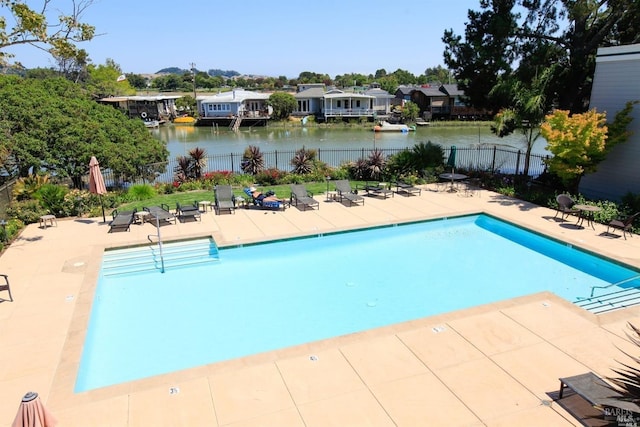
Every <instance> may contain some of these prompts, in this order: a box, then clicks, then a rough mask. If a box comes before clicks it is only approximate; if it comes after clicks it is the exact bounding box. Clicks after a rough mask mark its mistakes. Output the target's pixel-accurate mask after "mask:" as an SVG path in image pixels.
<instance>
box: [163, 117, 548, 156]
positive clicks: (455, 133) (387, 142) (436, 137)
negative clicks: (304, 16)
mask: <svg viewBox="0 0 640 427" xmlns="http://www.w3.org/2000/svg"><path fill="white" fill-rule="evenodd" d="M152 134H153V135H155V136H156V137H157V138H159V139H161V140H162V141H164V142H165V143H166V144H167V148H168V149H169V152H170V158H175V157H176V156H182V155H185V154H186V153H188V152H189V150H191V149H193V148H195V147H200V148H204V149H205V150H206V152H207V154H209V155H215V154H228V153H237V154H241V153H242V152H243V151H244V149H245V148H246V147H247V146H249V145H256V146H258V147H260V149H261V150H263V151H274V150H296V149H298V148H302V147H303V146H304V147H306V148H309V149H318V148H319V149H330V148H368V147H370V148H371V149H373V148H374V146H375V147H376V148H405V147H406V148H411V147H413V146H414V145H415V144H418V143H420V142H427V141H431V142H433V143H434V144H440V145H441V146H443V147H445V148H448V147H450V146H451V145H455V146H457V147H459V148H461V147H478V146H494V145H497V146H500V147H509V148H515V149H520V150H523V151H524V150H525V143H524V137H523V136H522V135H520V134H515V135H510V136H508V137H505V138H498V137H497V136H495V135H493V134H492V133H491V131H490V130H489V127H488V126H481V127H474V126H461V127H437V126H433V127H429V126H423V127H418V128H417V130H416V131H412V132H408V133H401V132H397V133H395V132H384V133H376V132H373V131H372V130H367V129H336V128H335V127H334V128H324V127H323V128H319V127H302V126H300V125H297V126H296V125H292V126H291V127H290V128H282V127H278V128H275V127H254V128H241V130H240V131H238V132H232V131H230V130H228V129H227V128H222V129H221V128H215V127H196V126H184V125H173V124H167V125H165V126H162V127H160V129H158V130H154V131H153V132H152ZM545 146H546V141H544V140H543V139H542V138H540V139H539V140H538V141H536V143H535V145H534V149H533V153H535V154H548V153H547V151H546V150H545Z"/></svg>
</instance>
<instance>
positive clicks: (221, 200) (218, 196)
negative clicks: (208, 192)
mask: <svg viewBox="0 0 640 427" xmlns="http://www.w3.org/2000/svg"><path fill="white" fill-rule="evenodd" d="M213 193H214V195H215V200H214V202H213V205H214V209H215V210H216V214H217V215H220V212H221V211H229V213H236V196H234V194H233V189H232V188H231V186H230V185H216V186H215V187H214V188H213Z"/></svg>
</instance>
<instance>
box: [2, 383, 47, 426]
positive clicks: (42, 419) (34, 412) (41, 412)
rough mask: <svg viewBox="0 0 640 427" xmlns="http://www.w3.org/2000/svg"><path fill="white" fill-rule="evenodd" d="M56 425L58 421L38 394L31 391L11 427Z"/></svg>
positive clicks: (25, 396)
mask: <svg viewBox="0 0 640 427" xmlns="http://www.w3.org/2000/svg"><path fill="white" fill-rule="evenodd" d="M56 424H58V420H56V418H55V417H54V416H53V415H52V414H51V412H49V411H48V410H47V408H45V407H44V405H43V404H42V401H41V400H40V398H39V397H38V393H34V392H32V391H30V392H28V393H27V394H25V395H24V397H23V398H22V402H21V403H20V408H19V409H18V413H17V414H16V418H15V420H13V424H11V427H54V426H55V425H56Z"/></svg>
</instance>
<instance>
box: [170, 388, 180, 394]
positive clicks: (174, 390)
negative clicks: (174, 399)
mask: <svg viewBox="0 0 640 427" xmlns="http://www.w3.org/2000/svg"><path fill="white" fill-rule="evenodd" d="M178 393H180V388H179V387H171V388H169V394H178Z"/></svg>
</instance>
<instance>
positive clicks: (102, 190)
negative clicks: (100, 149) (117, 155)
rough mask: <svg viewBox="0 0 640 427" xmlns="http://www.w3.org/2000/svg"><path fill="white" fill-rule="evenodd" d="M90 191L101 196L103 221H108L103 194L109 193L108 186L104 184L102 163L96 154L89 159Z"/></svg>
mask: <svg viewBox="0 0 640 427" xmlns="http://www.w3.org/2000/svg"><path fill="white" fill-rule="evenodd" d="M89 191H90V192H92V193H93V194H97V195H98V196H100V207H102V222H107V219H106V218H105V216H104V204H103V202H102V195H103V194H106V193H107V187H106V185H104V178H103V177H102V172H100V164H99V163H98V159H96V157H95V156H91V160H90V161H89Z"/></svg>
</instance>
